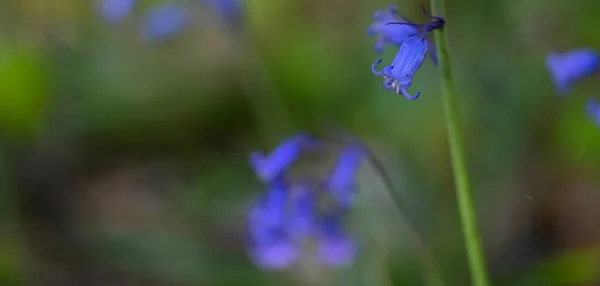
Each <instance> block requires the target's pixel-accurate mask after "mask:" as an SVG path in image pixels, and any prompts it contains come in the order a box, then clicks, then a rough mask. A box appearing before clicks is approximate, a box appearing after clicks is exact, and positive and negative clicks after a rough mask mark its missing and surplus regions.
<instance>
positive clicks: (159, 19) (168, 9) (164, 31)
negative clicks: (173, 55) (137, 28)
mask: <svg viewBox="0 0 600 286" xmlns="http://www.w3.org/2000/svg"><path fill="white" fill-rule="evenodd" d="M190 22H191V18H190V15H189V14H188V11H187V10H186V7H185V6H183V5H180V4H176V3H165V4H161V5H157V6H155V7H153V8H152V9H151V10H150V11H149V12H148V13H147V14H146V17H145V19H144V22H143V26H142V32H143V34H144V36H146V38H148V39H150V40H153V41H160V40H165V39H168V38H170V37H171V36H173V35H175V34H176V33H177V32H179V31H180V30H182V29H183V28H185V27H187V26H188V25H189V24H190Z"/></svg>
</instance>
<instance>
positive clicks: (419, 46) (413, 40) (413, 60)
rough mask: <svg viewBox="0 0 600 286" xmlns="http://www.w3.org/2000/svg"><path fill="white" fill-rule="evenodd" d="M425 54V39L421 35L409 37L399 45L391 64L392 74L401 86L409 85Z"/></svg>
mask: <svg viewBox="0 0 600 286" xmlns="http://www.w3.org/2000/svg"><path fill="white" fill-rule="evenodd" d="M426 54H427V41H425V40H423V39H422V38H421V37H410V38H408V39H407V40H406V41H405V42H404V44H402V46H401V47H400V50H399V51H398V54H397V55H396V58H395V59H394V61H393V62H392V64H391V66H393V67H394V70H393V76H394V78H395V79H396V80H397V81H398V82H399V83H400V84H401V85H403V86H410V82H411V81H412V78H413V76H414V75H415V73H416V72H417V70H418V69H419V68H420V67H421V64H423V61H424V60H425V55H426Z"/></svg>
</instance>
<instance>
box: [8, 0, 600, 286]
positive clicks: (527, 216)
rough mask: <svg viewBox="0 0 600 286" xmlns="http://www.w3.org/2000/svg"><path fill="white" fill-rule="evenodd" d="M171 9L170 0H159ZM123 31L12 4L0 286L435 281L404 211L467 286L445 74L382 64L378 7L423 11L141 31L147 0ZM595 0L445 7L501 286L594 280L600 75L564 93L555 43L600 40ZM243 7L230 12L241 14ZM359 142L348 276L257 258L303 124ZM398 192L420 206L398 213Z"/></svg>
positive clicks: (70, 4) (350, 11) (260, 11)
mask: <svg viewBox="0 0 600 286" xmlns="http://www.w3.org/2000/svg"><path fill="white" fill-rule="evenodd" d="M165 1H166V0H165ZM165 1H159V0H156V1H151V0H147V1H145V0H141V1H139V2H140V3H139V4H138V6H136V7H135V9H134V10H133V12H132V13H131V15H129V16H127V17H125V18H124V20H123V21H120V22H118V23H110V22H108V21H106V20H105V18H103V17H102V15H101V14H100V13H99V2H97V1H96V0H44V1H30V0H3V1H0V190H1V192H0V195H1V197H0V220H1V224H0V284H1V285H424V282H423V279H422V277H421V274H420V271H419V267H420V266H419V262H418V261H419V259H418V257H417V256H418V252H417V251H415V249H414V247H413V245H412V244H411V243H410V239H409V236H408V235H407V233H406V228H405V226H403V223H402V222H403V218H402V217H400V216H401V215H403V214H404V218H406V217H408V219H410V220H411V221H412V222H413V223H414V224H415V225H416V227H417V229H418V231H419V233H420V234H421V235H422V237H423V239H424V243H425V244H426V245H427V247H428V248H429V249H430V250H431V252H432V253H433V256H434V257H435V260H436V262H437V263H438V264H439V267H440V268H441V270H442V274H443V278H444V280H445V282H446V285H469V273H468V269H467V263H466V258H465V251H464V246H463V241H462V233H461V229H460V225H459V219H458V213H457V209H456V200H455V196H454V187H453V180H452V174H451V169H450V163H449V155H448V146H447V139H446V134H445V129H444V128H445V127H444V126H445V125H444V124H445V123H444V117H443V113H442V106H441V98H440V78H439V75H438V71H437V70H436V68H435V67H434V65H433V64H432V63H431V61H429V60H426V61H425V63H424V64H423V67H422V68H421V69H420V70H419V72H418V73H417V75H416V77H415V81H414V82H413V87H412V88H411V90H421V91H422V95H421V97H420V98H419V99H418V100H416V101H408V100H406V99H405V98H404V97H402V96H398V95H396V94H394V93H390V92H388V91H386V90H384V89H383V88H382V86H381V82H382V79H381V78H378V77H376V76H374V75H373V74H372V73H371V70H370V65H371V63H373V62H374V61H376V60H377V59H379V58H380V57H383V58H384V63H386V62H391V60H392V59H393V57H394V55H395V52H396V50H395V49H394V48H391V47H388V48H387V49H386V51H385V53H384V54H383V55H377V54H376V53H375V52H374V50H373V43H374V39H373V38H370V37H368V36H367V34H366V29H367V27H368V26H369V25H370V23H371V21H372V15H373V13H374V12H375V11H376V10H381V9H384V8H386V7H387V6H388V5H390V4H396V5H398V6H399V7H400V11H401V12H402V14H403V15H404V16H407V17H409V18H410V19H412V20H413V21H415V22H426V21H427V18H426V17H425V16H423V14H422V13H421V11H420V5H421V4H423V5H425V7H428V3H427V2H426V1H417V0H415V1H412V0H410V1H409V0H396V1H394V2H390V1H388V2H385V1H379V0H378V1H359V0H344V1H342V0H328V1H317V0H288V1H273V0H241V5H242V8H241V10H240V11H241V12H240V14H236V13H225V14H224V13H219V11H218V10H215V6H211V5H208V3H207V2H205V1H200V0H198V1H192V0H189V1H176V0H173V1H171V2H178V3H181V4H184V5H187V7H188V8H187V10H186V11H187V12H188V13H189V15H191V17H190V19H189V23H188V26H187V27H185V28H183V29H181V30H180V31H179V32H178V33H176V34H175V35H173V36H172V37H169V38H168V39H163V40H158V41H154V40H150V39H148V37H146V36H144V35H145V34H144V31H145V30H144V29H145V28H144V27H145V26H144V23H145V22H144V17H145V13H147V12H146V11H147V10H148V9H150V8H151V7H152V6H153V5H157V4H159V3H162V2H165ZM597 11H600V2H598V1H594V0H572V1H561V0H550V1H542V0H504V1H475V0H452V1H447V15H446V20H447V31H448V33H449V43H450V49H451V56H452V64H453V70H454V73H455V80H456V89H457V91H458V96H459V98H460V108H461V117H462V123H463V126H462V127H463V134H464V135H465V140H466V145H467V155H468V163H469V167H470V171H471V182H472V184H473V190H474V191H475V201H476V205H477V213H478V220H479V224H480V227H481V230H482V233H483V240H484V243H485V248H486V251H487V260H488V263H489V268H490V274H491V277H492V279H493V281H494V285H528V286H529V285H544V286H549V285H600V282H599V281H600V248H599V247H600V244H599V243H600V175H599V174H600V126H597V125H595V123H594V122H593V121H592V120H591V119H590V118H589V117H588V116H587V115H586V113H585V101H586V100H587V99H588V98H589V97H592V96H596V95H600V94H598V89H599V88H600V82H599V81H598V76H596V77H592V78H589V79H587V80H585V81H583V82H581V83H579V84H578V85H576V86H575V88H574V90H573V92H572V93H571V94H570V95H568V96H563V97H559V96H558V95H557V94H556V92H555V90H554V86H553V83H552V82H551V79H550V77H549V74H548V72H547V70H546V68H545V57H546V55H547V53H548V52H550V51H562V50H568V49H571V48H577V47H582V46H585V47H592V48H597V49H600V34H599V33H598V28H597V27H599V26H600V18H599V17H598V13H597ZM232 15H233V18H232ZM336 128H339V129H343V130H345V131H346V132H349V133H352V134H354V135H355V136H357V137H360V138H361V139H362V140H363V141H364V142H366V144H368V146H369V147H370V148H371V149H373V151H374V152H375V153H376V154H378V156H379V157H380V159H381V160H382V161H384V164H385V166H386V171H387V172H388V173H390V174H391V176H392V177H393V180H394V188H393V189H389V188H386V187H385V186H384V185H383V184H382V183H381V180H380V176H378V174H377V172H374V171H373V170H372V169H369V168H368V167H365V168H364V170H363V171H361V175H360V177H359V183H360V189H359V192H360V198H361V199H360V200H359V206H358V207H357V209H356V210H355V212H356V216H355V217H356V219H353V233H354V235H356V237H360V238H361V240H362V241H363V248H362V252H361V255H360V256H359V258H358V259H357V261H356V262H355V263H354V264H353V265H352V266H350V267H347V268H343V269H327V268H321V267H319V266H318V265H316V264H314V263H311V261H310V260H305V261H302V262H301V263H300V264H298V265H297V266H295V267H293V268H291V269H289V270H286V271H279V272H267V271H264V270H261V269H259V268H257V267H256V266H255V265H253V264H252V262H251V260H250V259H249V258H248V255H247V251H246V241H247V240H246V234H245V231H246V230H245V223H246V214H247V211H248V207H249V206H250V205H251V204H252V203H253V201H254V200H255V199H256V197H257V196H258V195H259V194H260V193H261V192H263V188H264V187H263V186H262V185H261V184H260V183H259V182H258V180H257V179H256V178H255V176H254V174H253V172H252V170H251V169H250V168H249V166H248V159H247V158H248V154H249V153H250V152H251V151H253V150H257V149H258V150H270V149H272V148H274V147H275V146H276V145H277V144H278V142H280V141H282V140H284V139H285V138H287V137H288V136H290V135H292V134H294V133H296V132H299V131H310V132H314V133H316V134H321V135H327V134H328V132H330V130H332V129H336ZM390 192H396V193H397V194H399V195H400V196H401V197H402V198H404V205H405V206H406V210H404V211H403V212H402V213H401V212H399V211H398V210H397V209H396V208H395V207H394V205H393V204H391V203H390V200H389V196H390V195H389V194H390Z"/></svg>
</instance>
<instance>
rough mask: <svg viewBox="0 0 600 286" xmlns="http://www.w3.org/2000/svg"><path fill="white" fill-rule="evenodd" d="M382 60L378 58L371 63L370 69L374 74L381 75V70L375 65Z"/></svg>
mask: <svg viewBox="0 0 600 286" xmlns="http://www.w3.org/2000/svg"><path fill="white" fill-rule="evenodd" d="M382 61H383V59H379V60H377V61H376V62H375V63H373V65H371V70H372V71H373V73H374V74H375V75H376V76H383V72H382V71H380V70H377V65H378V64H380V63H381V62H382Z"/></svg>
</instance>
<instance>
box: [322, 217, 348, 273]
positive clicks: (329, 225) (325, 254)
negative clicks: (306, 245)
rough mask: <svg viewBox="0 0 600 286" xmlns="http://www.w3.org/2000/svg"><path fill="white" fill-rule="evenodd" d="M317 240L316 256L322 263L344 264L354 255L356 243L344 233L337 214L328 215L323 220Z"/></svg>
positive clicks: (336, 265) (337, 265) (339, 265)
mask: <svg viewBox="0 0 600 286" xmlns="http://www.w3.org/2000/svg"><path fill="white" fill-rule="evenodd" d="M318 241H319V248H318V256H319V260H320V261H321V262H322V263H323V264H326V265H329V266H334V267H341V266H346V265H349V264H350V263H352V262H353V261H354V258H355V257H356V253H357V247H356V243H355V242H354V240H353V239H352V238H351V237H350V236H348V234H346V233H345V231H344V229H343V227H342V221H341V219H340V218H339V217H337V216H329V217H327V218H325V219H324V220H323V222H322V225H321V233H320V235H319V238H318Z"/></svg>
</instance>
